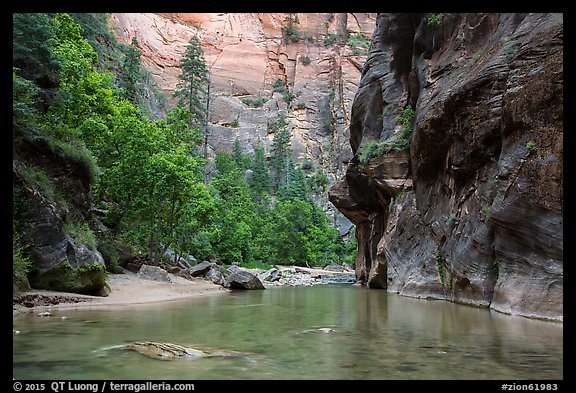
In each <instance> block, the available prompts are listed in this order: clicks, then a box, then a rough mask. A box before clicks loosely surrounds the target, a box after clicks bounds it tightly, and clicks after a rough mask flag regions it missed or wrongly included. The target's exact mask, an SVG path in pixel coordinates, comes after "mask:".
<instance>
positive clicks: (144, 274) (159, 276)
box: [137, 265, 170, 282]
mask: <svg viewBox="0 0 576 393" xmlns="http://www.w3.org/2000/svg"><path fill="white" fill-rule="evenodd" d="M137 276H138V277H140V278H144V279H146V280H153V281H163V282H170V277H169V276H168V272H167V271H166V270H164V269H162V268H160V267H158V266H150V265H142V267H140V270H139V271H138V274H137Z"/></svg>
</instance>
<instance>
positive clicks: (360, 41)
mask: <svg viewBox="0 0 576 393" xmlns="http://www.w3.org/2000/svg"><path fill="white" fill-rule="evenodd" d="M346 45H348V46H350V47H352V48H353V49H354V54H365V53H367V52H368V48H369V47H370V38H368V37H366V36H365V35H364V34H363V33H357V34H353V35H351V36H350V37H349V38H348V40H347V41H346Z"/></svg>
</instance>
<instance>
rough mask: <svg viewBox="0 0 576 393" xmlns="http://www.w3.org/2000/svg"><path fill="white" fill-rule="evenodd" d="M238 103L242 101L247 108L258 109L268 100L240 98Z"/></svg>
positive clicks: (263, 98) (262, 98)
mask: <svg viewBox="0 0 576 393" xmlns="http://www.w3.org/2000/svg"><path fill="white" fill-rule="evenodd" d="M240 101H242V103H243V104H244V105H246V106H249V107H251V108H260V107H262V105H264V104H265V103H266V101H268V99H267V98H265V97H259V98H241V99H240Z"/></svg>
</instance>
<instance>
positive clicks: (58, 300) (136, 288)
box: [12, 271, 229, 315]
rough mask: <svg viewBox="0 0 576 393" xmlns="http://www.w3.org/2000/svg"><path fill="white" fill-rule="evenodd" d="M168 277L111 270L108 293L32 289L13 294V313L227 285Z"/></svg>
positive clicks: (201, 292) (153, 298) (200, 292)
mask: <svg viewBox="0 0 576 393" xmlns="http://www.w3.org/2000/svg"><path fill="white" fill-rule="evenodd" d="M168 277H169V281H154V280H148V279H145V278H141V277H138V276H137V274H136V273H133V272H130V271H126V273H124V274H111V275H110V276H109V277H108V279H107V280H106V282H107V283H108V286H109V287H110V294H109V295H108V296H90V295H81V294H77V293H68V292H56V291H46V290H38V289H33V290H31V291H27V292H22V293H19V294H18V295H15V296H14V297H13V302H12V303H13V307H12V308H13V314H14V315H17V314H20V313H23V312H30V311H32V312H42V311H47V310H50V309H76V308H81V307H82V308H84V307H102V306H110V307H112V306H121V305H134V304H146V303H156V302H164V301H171V300H177V299H183V298H188V297H198V296H208V295H217V294H225V293H227V292H229V290H228V289H226V288H223V287H222V286H221V285H217V284H214V283H212V282H210V281H207V280H204V279H201V278H192V279H185V278H182V277H178V276H176V275H174V274H168Z"/></svg>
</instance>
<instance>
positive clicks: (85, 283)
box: [30, 263, 106, 294]
mask: <svg viewBox="0 0 576 393" xmlns="http://www.w3.org/2000/svg"><path fill="white" fill-rule="evenodd" d="M30 283H31V285H32V286H33V287H34V288H38V289H48V290H51V291H61V292H73V293H82V294H95V293H98V292H99V291H100V290H101V289H102V288H103V287H104V286H105V284H106V271H105V269H104V266H103V265H100V264H98V263H94V264H92V265H89V264H84V265H82V266H80V267H79V268H72V267H71V266H70V265H69V264H67V263H62V264H61V265H60V266H59V267H57V268H55V269H51V270H49V271H47V272H45V273H42V274H38V275H35V276H33V277H31V278H30Z"/></svg>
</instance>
